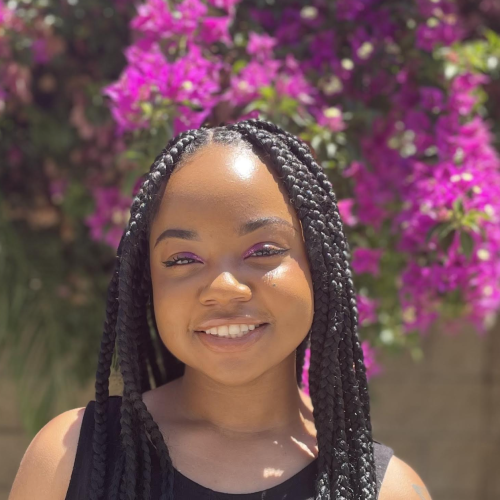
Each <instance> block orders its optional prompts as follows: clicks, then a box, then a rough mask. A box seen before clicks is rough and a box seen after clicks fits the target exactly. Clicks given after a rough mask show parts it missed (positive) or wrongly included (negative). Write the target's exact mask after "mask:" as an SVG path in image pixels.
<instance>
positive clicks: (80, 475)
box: [66, 396, 394, 500]
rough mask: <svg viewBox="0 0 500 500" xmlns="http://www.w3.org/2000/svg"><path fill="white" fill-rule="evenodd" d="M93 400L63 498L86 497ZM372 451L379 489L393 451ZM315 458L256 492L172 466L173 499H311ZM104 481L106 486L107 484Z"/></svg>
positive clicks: (154, 478) (115, 409)
mask: <svg viewBox="0 0 500 500" xmlns="http://www.w3.org/2000/svg"><path fill="white" fill-rule="evenodd" d="M120 402H121V397H120V396H111V397H110V398H109V405H108V408H109V414H108V460H109V461H110V465H111V469H110V470H114V463H115V460H116V458H117V456H118V446H119V444H120V443H119V437H120ZM94 403H95V402H94V401H90V402H89V404H88V405H87V407H86V408H85V414H84V416H83V421H82V428H81V431H80V437H79V440H78V448H77V450H76V457H75V463H74V466H73V472H72V474H71V481H70V484H69V487H68V492H67V494H66V500H87V499H88V498H89V495H88V488H89V485H90V477H91V471H92V440H93V436H92V435H93V431H94ZM373 444H374V452H375V467H376V474H377V488H378V491H380V487H381V485H382V480H383V478H384V475H385V471H386V469H387V466H388V464H389V460H390V459H391V457H392V455H393V454H394V451H393V449H392V448H390V447H389V446H385V445H384V444H382V443H380V442H378V441H375V440H373ZM150 447H151V469H152V470H151V498H152V499H153V500H155V499H158V498H160V480H159V479H160V463H159V459H158V458H157V455H156V452H155V451H154V449H153V447H152V444H151V443H150ZM317 461H318V459H317V458H316V459H315V460H313V461H312V462H311V463H310V464H309V465H307V466H306V467H305V468H304V469H302V470H301V471H299V472H297V474H295V475H294V476H292V477H290V478H289V479H287V480H286V481H284V482H283V483H281V484H278V485H276V486H273V487H272V488H268V489H267V490H265V491H258V492H255V493H241V494H235V493H221V492H218V491H214V490H211V489H209V488H205V487H204V486H202V485H200V484H198V483H196V482H194V481H192V480H191V479H189V478H188V477H186V476H184V475H183V474H181V473H180V472H179V471H178V470H177V469H175V468H174V497H175V500H264V499H265V500H284V499H286V500H312V499H314V496H315V494H314V483H315V481H316V475H317ZM107 484H108V483H107V482H106V484H105V487H107Z"/></svg>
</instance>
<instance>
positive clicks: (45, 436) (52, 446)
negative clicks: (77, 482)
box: [9, 408, 85, 500]
mask: <svg viewBox="0 0 500 500" xmlns="http://www.w3.org/2000/svg"><path fill="white" fill-rule="evenodd" d="M84 413H85V408H75V409H74V410H69V411H66V412H64V413H61V414H60V415H58V416H57V417H54V418H53V419H52V420H50V421H49V422H48V423H47V424H46V425H45V426H44V427H43V428H42V429H40V431H39V432H38V433H37V435H36V436H35V437H34V438H33V440H32V441H31V443H30V445H29V446H28V449H27V450H26V452H25V454H24V456H23V459H22V460H21V465H20V466H19V470H18V472H17V475H16V478H15V480H14V484H13V485H12V490H11V493H10V496H9V500H21V499H26V498H37V499H38V500H45V499H47V500H48V499H51V500H59V499H61V500H64V498H65V497H66V492H67V490H68V486H69V482H70V479H71V473H72V471H73V464H74V462H75V456H76V450H77V447H78V439H79V436H80V429H81V426H82V421H83V415H84Z"/></svg>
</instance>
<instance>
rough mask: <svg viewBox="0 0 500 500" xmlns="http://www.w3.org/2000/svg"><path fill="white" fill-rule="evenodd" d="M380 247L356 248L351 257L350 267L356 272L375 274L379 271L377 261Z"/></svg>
mask: <svg viewBox="0 0 500 500" xmlns="http://www.w3.org/2000/svg"><path fill="white" fill-rule="evenodd" d="M381 256H382V250H381V249H373V248H356V249H355V250H354V252H353V257H352V268H353V269H354V272H356V273H369V274H373V275H374V276H377V275H378V274H379V272H380V270H379V263H380V257H381Z"/></svg>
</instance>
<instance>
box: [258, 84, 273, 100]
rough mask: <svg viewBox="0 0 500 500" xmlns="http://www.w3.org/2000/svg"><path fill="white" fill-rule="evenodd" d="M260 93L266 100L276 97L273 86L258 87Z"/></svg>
mask: <svg viewBox="0 0 500 500" xmlns="http://www.w3.org/2000/svg"><path fill="white" fill-rule="evenodd" d="M260 95H261V96H262V97H263V98H264V99H267V100H270V101H271V100H274V99H276V90H275V89H274V88H273V87H270V86H267V87H262V88H261V89H260Z"/></svg>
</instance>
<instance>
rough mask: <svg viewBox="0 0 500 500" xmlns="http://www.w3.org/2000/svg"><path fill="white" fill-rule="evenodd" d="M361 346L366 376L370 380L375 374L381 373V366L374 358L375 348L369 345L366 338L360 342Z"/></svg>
mask: <svg viewBox="0 0 500 500" xmlns="http://www.w3.org/2000/svg"><path fill="white" fill-rule="evenodd" d="M361 348H362V349H363V355H364V358H365V360H364V364H365V367H366V378H367V379H368V380H370V379H371V378H373V377H374V376H376V375H379V374H380V373H382V367H381V366H380V365H379V364H378V363H377V360H376V359H375V357H376V354H377V350H376V349H375V348H374V347H372V346H370V343H369V342H368V341H367V340H364V341H363V342H361Z"/></svg>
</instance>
